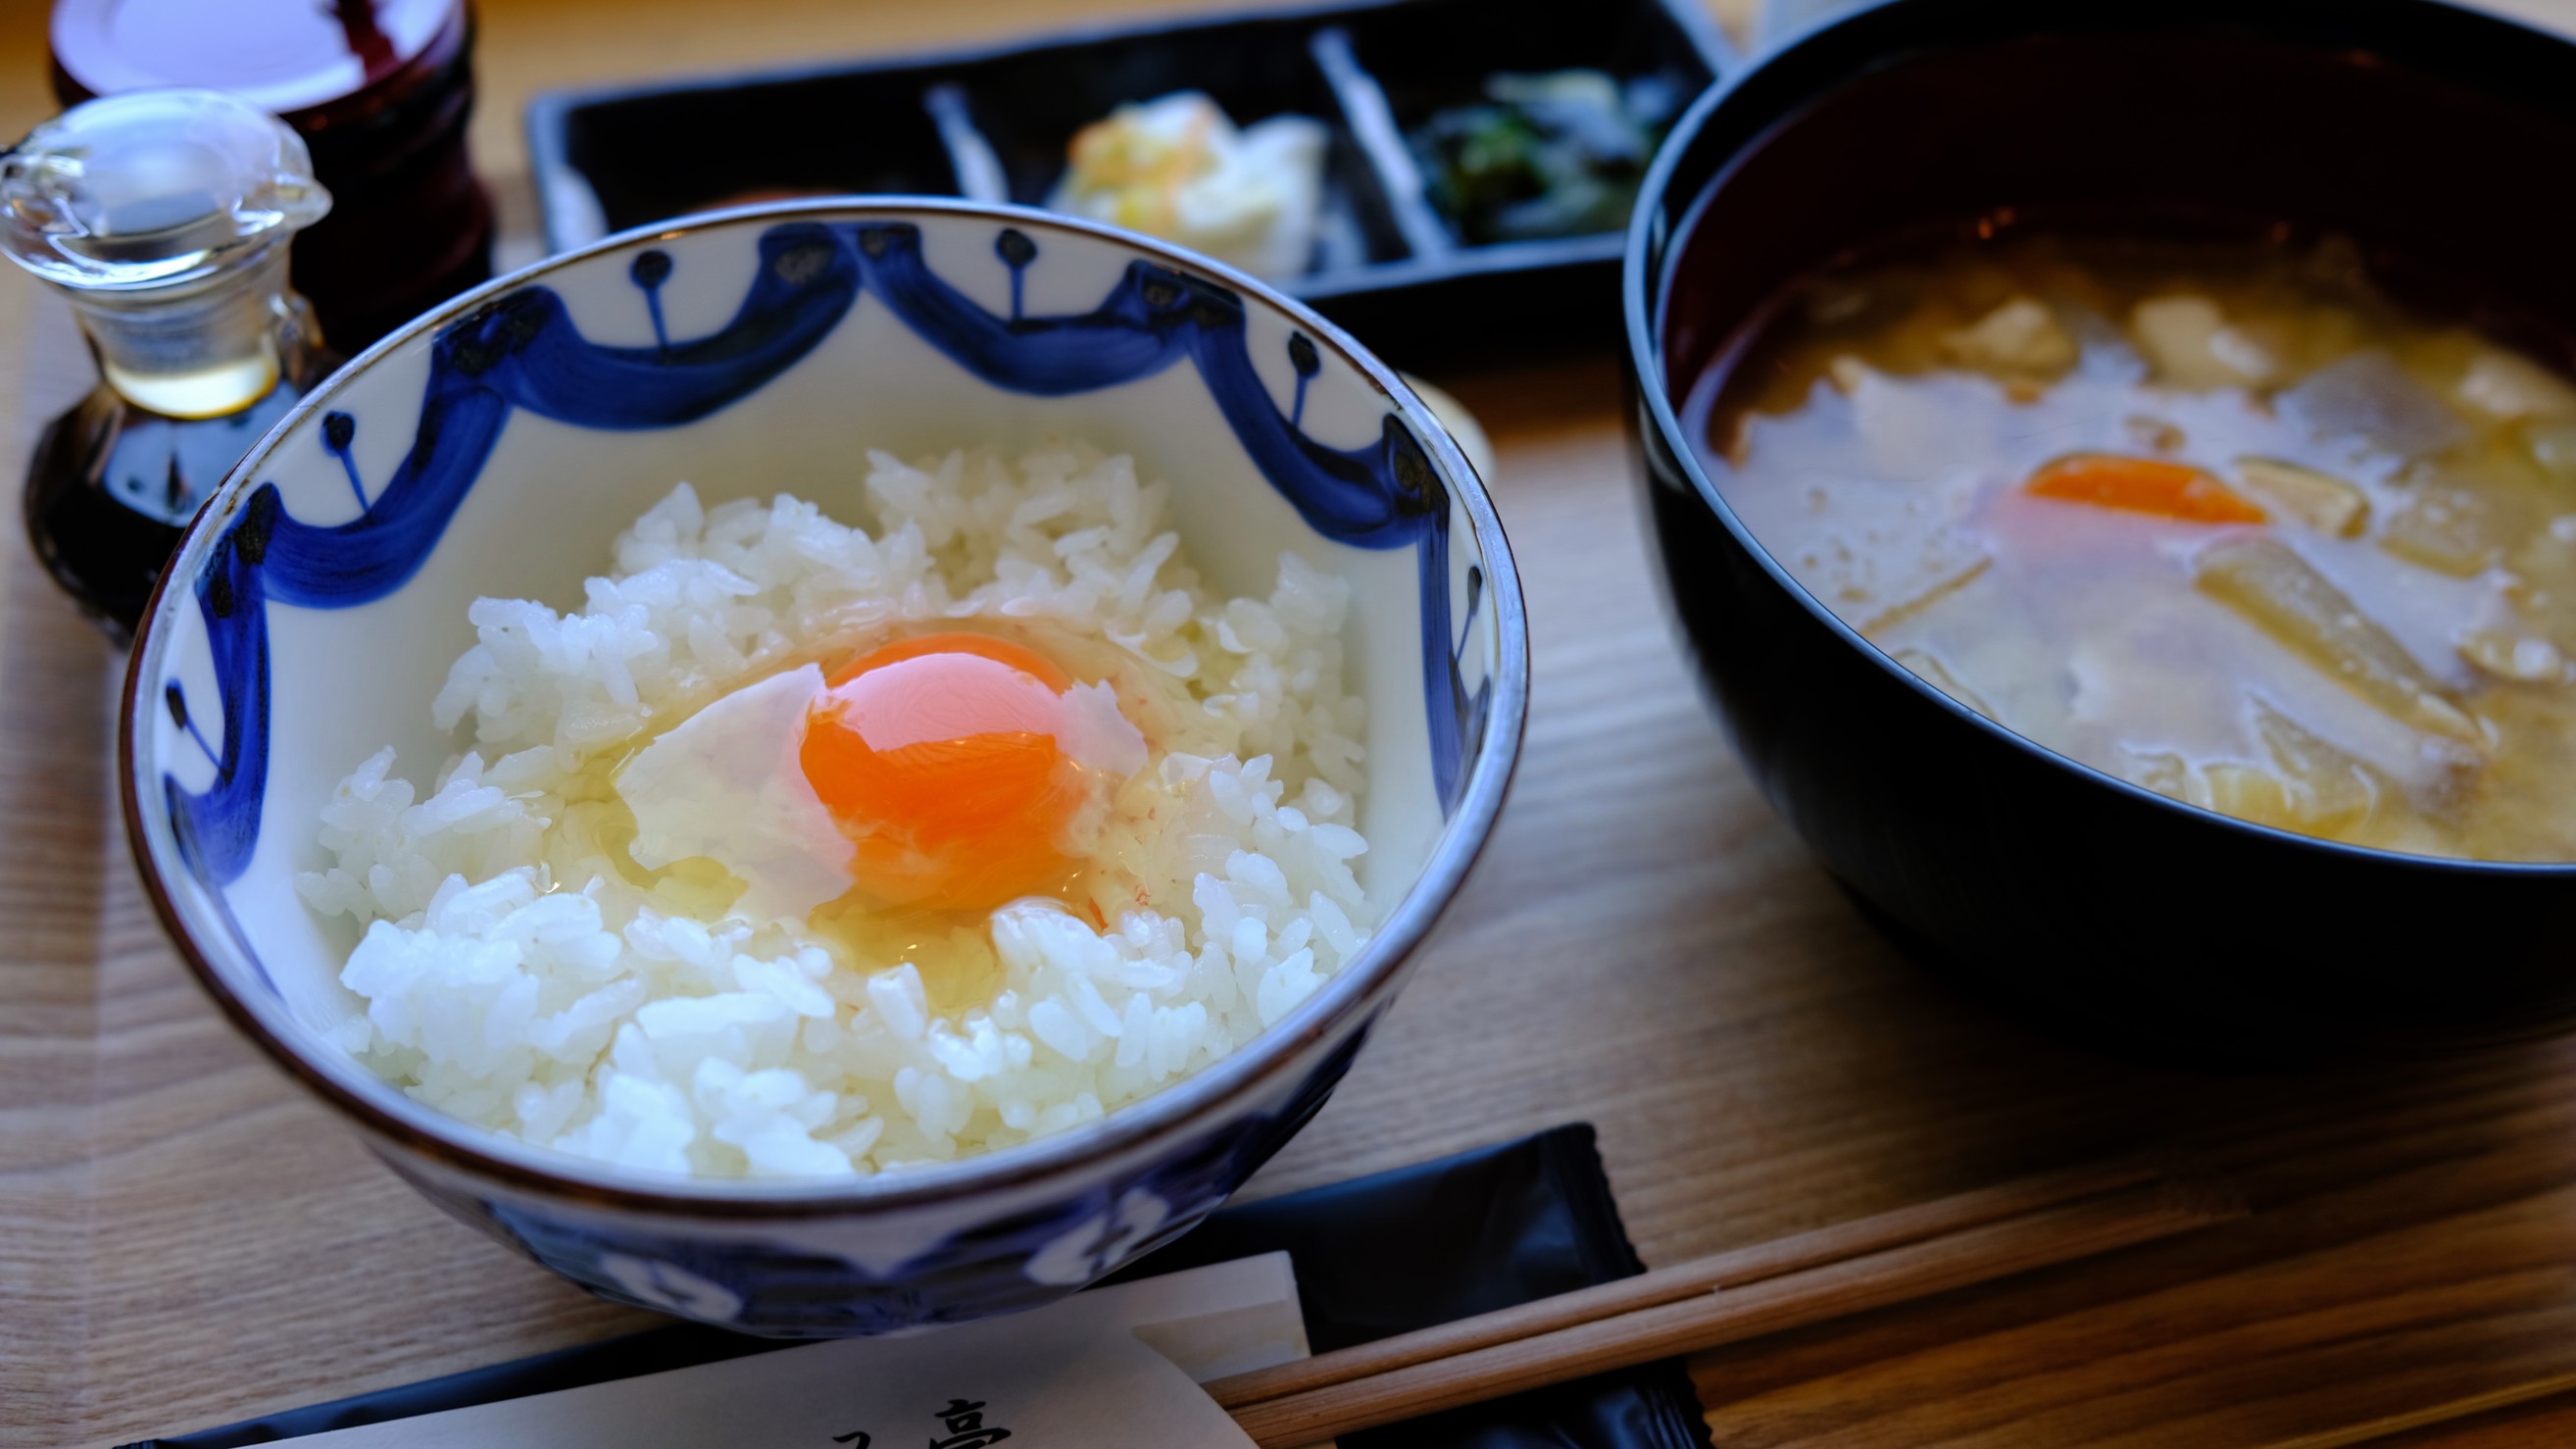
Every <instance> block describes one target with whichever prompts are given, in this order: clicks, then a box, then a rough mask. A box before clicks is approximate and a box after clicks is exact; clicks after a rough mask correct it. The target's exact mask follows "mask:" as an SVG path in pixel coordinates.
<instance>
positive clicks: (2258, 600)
mask: <svg viewBox="0 0 2576 1449" xmlns="http://www.w3.org/2000/svg"><path fill="white" fill-rule="evenodd" d="M2191 576H2192V582H2193V583H2194V584H2195V585H2197V586H2198V587H2199V589H2200V591H2201V592H2202V593H2205V594H2207V595H2209V596H2210V597H2211V598H2213V599H2216V600H2218V601H2219V602H2220V603H2223V604H2225V605H2227V606H2228V607H2229V608H2231V609H2234V610H2236V611H2237V612H2238V613H2240V614H2242V615H2244V616H2245V617H2246V619H2248V620H2249V621H2251V622H2252V623H2253V624H2254V625H2255V627H2257V628H2259V629H2261V630H2262V631H2263V632H2265V633H2267V634H2269V635H2271V636H2272V637H2273V638H2274V639H2277V640H2279V641H2280V642H2281V643H2282V644H2284V645H2287V646H2288V647H2289V648H2290V650H2291V651H2292V652H2293V653H2296V654H2297V655H2298V656H2299V657H2300V658H2302V659H2305V660H2306V661H2307V662H2308V663H2309V664H2311V665H2313V666H2315V667H2316V668H2317V669H2319V670H2321V671H2323V672H2324V673H2325V674H2326V676H2327V677H2328V678H2331V679H2333V680H2334V681H2335V682H2336V683H2337V684H2340V685H2342V686H2343V687H2344V688H2346V689H2349V690H2351V691H2352V692H2353V693H2355V694H2357V695H2360V696H2361V697H2362V698H2363V699H2365V700H2368V701H2369V702H2370V703H2371V704H2372V705H2374V706H2376V707H2378V708H2380V709H2382V710H2385V711H2387V712H2388V713H2389V714H2390V715H2392V716H2394V717H2395V718H2397V719H2401V720H2404V721H2405V722H2406V723H2408V724H2411V725H2414V726H2415V727H2416V728H2418V729H2424V730H2430V731H2432V732H2434V733H2436V734H2442V735H2448V736H2450V737H2451V738H2453V739H2459V740H2474V739H2477V738H2478V727H2477V723H2476V721H2474V720H2472V719H2470V718H2469V716H2468V715H2467V713H2466V712H2464V711H2463V710H2462V709H2461V708H2460V707H2459V706H2458V705H2457V704H2455V703H2453V702H2452V701H2451V700H2450V699H2449V698H2448V697H2447V695H2446V694H2445V692H2444V690H2443V688H2442V686H2441V684H2440V683H2439V682H2438V681H2436V680H2435V679H2434V678H2433V676H2432V675H2431V674H2429V673H2427V672H2426V671H2425V669H2424V666H2423V665H2421V664H2418V663H2416V662H2415V657H2414V656H2413V655H2411V654H2409V653H2407V652H2406V648H2405V646H2404V645H2402V644H2399V643H2398V642H2397V641H2396V640H2395V639H2394V638H2392V637H2390V635H2389V633H2388V631H2387V630H2386V629H2384V628H2382V627H2380V625H2379V624H2378V623H2377V622H2376V621H2374V620H2372V619H2371V618H2370V617H2369V616H2368V615H2366V614H2364V613H2362V612H2361V610H2360V608H2359V607H2358V606H2356V605H2355V604H2354V603H2353V601H2352V600H2351V599H2350V598H2348V597H2346V596H2345V594H2344V592H2343V590H2341V589H2338V588H2336V587H2335V586H2334V581H2333V580H2331V579H2328V578H2327V577H2326V576H2325V575H2324V574H2321V573H2319V572H2317V570H2316V568H2315V566H2314V565H2312V564H2310V563H2309V562H2308V561H2307V560H2306V559H2303V558H2301V557H2299V556H2298V555H2297V554H2296V553H2294V552H2292V551H2291V550H2290V548H2289V547H2288V546H2287V545H2285V544H2283V543H2282V542H2281V541H2280V540H2278V539H2275V538H2266V537H2263V536H2260V535H2251V534H2248V535H2238V536H2236V537H2232V538H2222V539H2219V540H2217V541H2216V542H2214V543H2211V544H2210V545H2208V546H2207V547H2205V548H2203V549H2202V550H2201V551H2200V552H2199V553H2197V554H2195V555H2193V556H2192V572H2191Z"/></svg>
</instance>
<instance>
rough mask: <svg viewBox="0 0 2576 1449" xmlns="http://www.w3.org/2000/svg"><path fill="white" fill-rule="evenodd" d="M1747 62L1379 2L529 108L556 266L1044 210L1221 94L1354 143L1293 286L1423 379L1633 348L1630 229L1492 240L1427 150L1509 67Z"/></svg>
mask: <svg viewBox="0 0 2576 1449" xmlns="http://www.w3.org/2000/svg"><path fill="white" fill-rule="evenodd" d="M1734 63H1735V57H1734V54H1733V52H1732V51H1731V50H1730V49H1729V47H1728V45H1727V43H1726V40H1725V38H1724V37H1723V36H1722V35H1721V34H1720V33H1719V31H1718V29H1717V27H1716V25H1715V24H1714V23H1713V22H1712V21H1711V20H1710V19H1709V17H1708V15H1707V13H1706V12H1705V11H1703V10H1702V9H1701V8H1700V3H1699V0H1598V3H1592V4H1583V5H1568V4H1565V3H1563V0H1360V3H1347V0H1345V3H1340V4H1328V5H1323V6H1316V7H1311V8H1300V9H1296V10H1284V11H1265V12H1260V13H1256V14H1250V15H1243V14H1237V15H1230V16H1222V17H1216V18H1209V19H1203V20H1193V21H1188V22H1183V23H1177V24H1175V23H1156V24H1149V25H1138V26H1134V27H1130V28H1123V29H1116V30H1101V31H1093V32H1088V33H1083V34H1078V35H1058V36H1050V37H1045V38H1041V39H1038V40H1034V41H1027V42H1021V43H1015V44H1009V45H997V46H992V47H988V48H983V49H978V50H973V51H952V52H947V53H943V54H935V55H919V56H903V57H897V58H890V59H874V60H859V61H852V62H849V63H847V64H841V65H834V66H828V67H814V68H808V69H801V70H797V71H792V72H764V73H760V74H753V75H734V76H722V77H711V78H704V79H691V80H680V81H668V82H658V83H653V84H647V85H640V86H633V87H625V88H620V89H615V90H600V91H585V92H555V93H551V94H547V95H543V96H540V97H538V98H537V99H536V100H535V101H534V102H533V103H531V104H530V106H529V107H528V118H527V120H528V136H529V143H530V150H531V152H532V154H533V156H534V164H535V170H536V180H537V187H538V194H539V197H540V199H541V201H542V204H543V212H544V222H545V235H546V243H547V245H548V246H549V247H550V248H552V249H553V250H556V251H562V250H564V249H566V248H569V247H574V246H579V245H581V244H583V243H585V242H590V241H595V240H597V239H598V238H600V237H603V236H606V235H608V234H609V233H611V232H616V231H623V230H625V229H626V228H628V227H635V226H644V225H648V224H650V223H653V222H658V221H666V220H668V219H670V218H672V217H675V216H680V215H685V214H687V213H689V212H694V211H706V210H712V209H714V208H717V207H723V206H731V205H737V204H740V203H743V202H747V201H754V200H762V199H770V198H777V197H783V196H806V195H828V194H834V193H841V192H863V193H891V194H908V195H924V196H965V197H970V198H973V199H976V200H983V201H1017V202H1023V203H1026V204H1029V205H1038V204H1041V203H1043V202H1044V200H1045V199H1046V196H1047V194H1048V193H1049V192H1050V191H1051V190H1053V189H1054V186H1055V183H1056V180H1057V178H1058V176H1059V175H1060V174H1061V172H1062V171H1063V168H1064V161H1065V148H1066V146H1067V144H1068V143H1069V142H1070V141H1071V140H1072V138H1073V135H1074V133H1075V132H1076V131H1079V130H1080V129H1082V128H1083V127H1084V126H1086V125H1089V124H1090V123H1091V122H1093V121H1096V120H1098V119H1100V118H1101V117H1103V116H1106V115H1107V114H1108V113H1109V112H1110V110H1111V109H1112V108H1114V107H1116V106H1117V105H1119V104H1121V103H1123V102H1130V101H1145V100H1152V99H1154V98H1155V97H1157V96H1162V95H1167V94H1170V93H1171V92H1173V91H1180V90H1200V91H1205V92H1206V93H1207V94H1208V95H1209V96H1210V97H1212V98H1213V99H1214V100H1215V101H1216V102H1217V104H1219V105H1220V106H1223V107H1224V108H1225V111H1226V114H1227V115H1229V116H1231V117H1232V118H1233V119H1234V121H1235V122H1236V124H1238V125H1246V126H1248V125H1251V124H1252V123H1253V122H1256V121H1259V120H1261V119H1263V118H1265V117H1268V116H1274V115H1279V114H1282V113H1292V114H1297V115H1303V116H1310V117H1312V118H1314V119H1315V120H1317V121H1320V122H1322V123H1323V124H1324V125H1325V126H1326V128H1327V129H1328V130H1329V131H1330V132H1331V133H1332V144H1331V148H1330V152H1329V154H1328V158H1327V161H1326V167H1325V185H1324V215H1323V218H1322V221H1321V224H1320V226H1319V227H1318V228H1317V239H1316V244H1315V252H1314V257H1313V260H1312V261H1311V263H1310V264H1309V268H1308V270H1307V271H1306V272H1305V274H1303V275H1302V276H1297V277H1291V278H1281V279H1276V280H1278V281H1279V283H1280V285H1282V286H1283V287H1284V288H1285V289H1286V290H1287V291H1289V292H1291V293H1293V294H1295V295H1297V296H1299V297H1301V298H1303V299H1305V300H1306V301H1308V302H1309V303H1312V304H1313V305H1314V306H1315V308H1316V309H1317V310H1319V311H1321V312H1322V313H1324V315H1326V316H1327V317H1330V318H1332V319H1333V320H1334V321H1336V322H1338V323H1340V324H1342V325H1343V326H1344V327H1346V328H1349V329H1350V330H1351V332H1352V333H1353V334H1354V335H1356V336H1357V337H1359V338H1360V340H1362V341H1363V342H1366V343H1367V344H1368V345H1369V346H1371V347H1372V348H1374V349H1376V350H1377V351H1378V352H1379V353H1381V354H1382V355H1384V356H1386V357H1387V358H1388V359H1389V360H1391V361H1394V362H1397V363H1399V364H1402V365H1407V366H1422V365H1426V364H1430V363H1436V362H1441V361H1454V360H1465V359H1472V358H1478V357H1490V356H1497V355H1502V354H1506V353H1520V354H1526V353H1527V352H1529V351H1532V350H1540V349H1546V348H1550V347H1561V346H1566V345H1579V344H1582V343H1587V342H1595V341H1602V340H1606V339H1609V338H1611V337H1615V336H1616V335H1617V332H1618V268H1619V253H1620V247H1621V243H1622V238H1621V235H1620V234H1619V233H1617V232H1602V233H1598V234H1595V235H1590V236H1578V237H1567V238H1562V239H1552V240H1546V241H1522V242H1507V243H1501V244H1496V245H1487V246H1475V245H1469V244H1467V243H1466V242H1465V241H1463V240H1462V239H1461V238H1460V236H1459V233H1458V229H1457V228H1456V226H1455V225H1454V224H1453V223H1452V222H1451V220H1450V219H1449V218H1446V217H1444V216H1443V215H1441V213H1440V211H1439V209H1438V208H1437V207H1436V206H1435V205H1434V204H1433V202H1432V201H1431V200H1430V198H1429V197H1427V196H1426V195H1425V194H1424V189H1423V183H1422V178H1421V174H1420V172H1419V170H1418V168H1417V167H1416V165H1415V162H1414V159H1413V155H1412V153H1411V151H1410V150H1409V149H1408V147H1407V144H1406V142H1405V139H1404V138H1405V133H1406V132H1407V131H1408V130H1409V129H1411V128H1413V127H1415V126H1418V125H1419V124H1421V122H1422V121H1424V120H1425V119H1427V118H1428V117H1429V116H1430V115H1431V114H1432V113H1433V112H1435V111H1437V110H1440V109H1442V108H1444V107H1447V106H1451V105H1457V104H1461V103H1465V102H1471V101H1474V100H1476V99H1477V98H1478V97H1479V95H1480V88H1481V86H1482V84H1483V81H1484V78H1485V77H1486V76H1488V75H1492V74H1495V73H1498V72H1538V71H1553V70H1567V69H1573V68H1577V67H1581V68H1589V69H1594V70H1600V71H1604V72H1607V73H1608V74H1610V75H1611V76H1613V77H1615V78H1617V79H1619V80H1621V81H1628V80H1633V79H1638V78H1643V77H1655V78H1658V79H1660V80H1661V81H1663V82H1664V83H1665V84H1667V85H1670V86H1672V87H1673V88H1674V89H1675V90H1676V91H1677V92H1678V93H1679V95H1680V96H1682V97H1684V98H1687V97H1688V96H1690V95H1693V94H1696V93H1697V92H1698V91H1699V90H1700V89H1701V88H1702V87H1704V86H1706V85H1707V84H1708V83H1709V82H1710V81H1711V80H1712V79H1714V78H1715V77H1716V76H1717V75H1719V74H1720V73H1721V72H1722V71H1724V70H1726V69H1728V68H1729V67H1731V66H1733V65H1734Z"/></svg>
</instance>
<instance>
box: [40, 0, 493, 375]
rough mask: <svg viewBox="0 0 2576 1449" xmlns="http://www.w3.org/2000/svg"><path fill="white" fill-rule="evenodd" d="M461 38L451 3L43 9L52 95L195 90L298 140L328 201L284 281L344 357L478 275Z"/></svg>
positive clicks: (482, 259) (479, 234) (297, 1)
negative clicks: (278, 120) (268, 119)
mask: <svg viewBox="0 0 2576 1449" xmlns="http://www.w3.org/2000/svg"><path fill="white" fill-rule="evenodd" d="M473 42H474V17H473V12H472V9H471V7H470V6H469V5H468V4H467V3H466V0H220V3H216V0H55V4H54V12H53V28H52V43H53V58H54V92H55V94H56V95H57V96H58V97H60V98H61V100H62V103H63V104H64V105H65V106H71V105H74V104H77V103H78V102H81V101H85V100H88V99H90V98H91V97H93V96H100V95H110V94H114V93H116V92H119V91H128V90H136V89H140V88H143V87H146V86H210V87H213V88H214V89H217V90H224V91H230V92H232V93H233V94H235V95H238V96H240V97H242V98H243V99H245V100H248V101H250V102H251V103H253V104H255V105H258V106H260V107H262V108H263V109H265V110H268V111H271V112H273V113H275V114H276V115H278V116H280V117H282V118H283V119H284V120H285V121H286V122H287V124H289V125H291V126H293V127H294V128H295V129H296V130H297V131H298V132H299V133H300V134H302V136H303V137H304V143H305V145H306V147H307V148H309V149H310V150H311V152H312V153H313V166H314V170H315V172H316V173H317V175H318V176H319V178H320V180H321V181H322V184H323V185H325V186H327V187H329V188H330V191H331V195H332V197H333V205H332V208H331V214H330V216H329V217H328V218H327V219H325V220H324V221H322V222H321V223H320V224H319V225H317V226H315V227H314V228H313V229H312V230H310V231H308V232H306V233H304V234H303V235H302V236H300V237H298V238H297V239H296V242H295V258H294V285H295V289H296V290H297V291H299V292H302V293H303V294H304V295H305V297H307V298H308V299H310V300H311V302H312V303H313V307H314V311H315V312H316V313H317V314H318V316H319V318H320V322H321V327H322V332H323V335H324V336H325V337H326V338H327V339H328V340H329V342H330V344H331V345H332V347H333V348H334V349H336V350H338V351H339V352H341V353H344V354H348V353H355V352H356V351H357V350H358V349H360V348H362V347H364V346H366V345H367V344H368V343H370V342H373V341H375V340H376V339H377V338H378V337H380V336H382V335H384V334H385V333H386V332H389V331H391V330H392V329H393V328H394V327H396V326H398V325H400V324H401V323H403V322H405V321H407V320H409V319H410V318H411V317H413V316H414V315H416V314H418V313H421V312H424V311H427V310H428V309H429V308H430V307H431V306H433V305H435V304H436V303H438V302H440V301H443V300H445V299H446V298H448V297H450V296H453V295H455V294H456V293H458V292H461V291H463V290H464V289H466V288H467V287H470V286H473V285H474V284H476V283H478V282H481V281H483V280H484V279H486V278H487V277H489V276H491V274H492V203H491V199H490V197H488V196H487V195H486V194H485V193H484V190H483V187H482V185H481V183H479V182H477V181H476V180H475V179H474V172H473V169H472V168H471V167H470V166H469V165H468V164H467V161H466V155H465V121H466V117H467V115H468V114H469V113H470V112H471V111H472V109H473V104H474V72H473V66H472V63H471V62H472V57H473Z"/></svg>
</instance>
